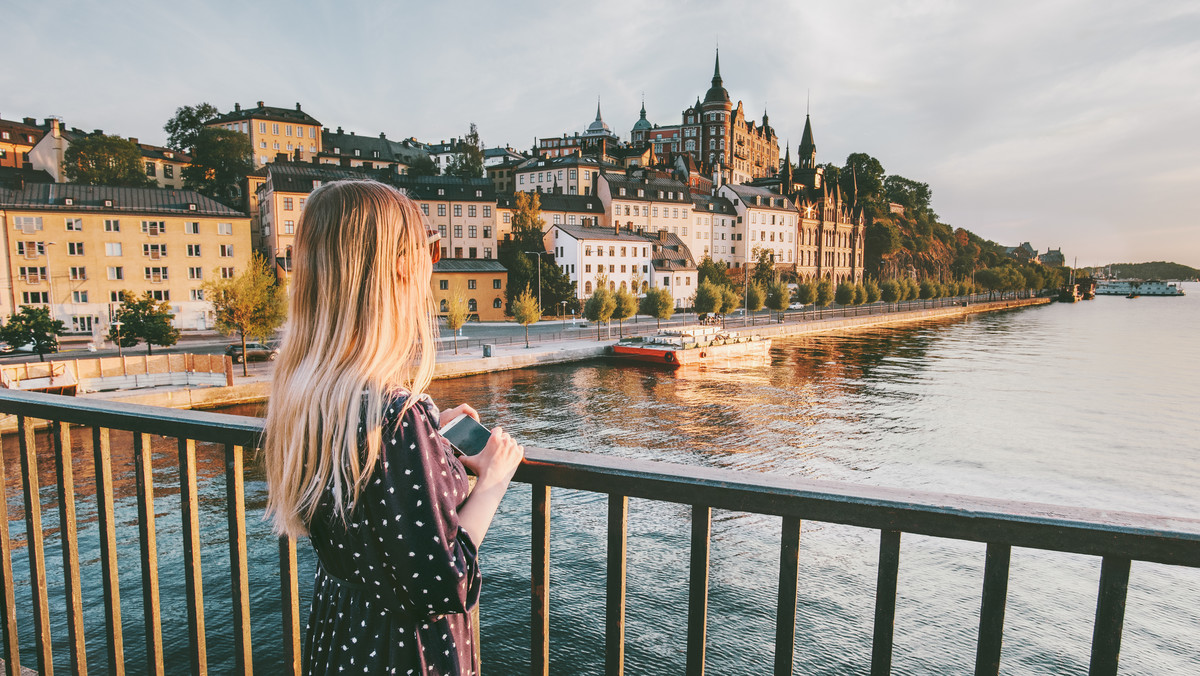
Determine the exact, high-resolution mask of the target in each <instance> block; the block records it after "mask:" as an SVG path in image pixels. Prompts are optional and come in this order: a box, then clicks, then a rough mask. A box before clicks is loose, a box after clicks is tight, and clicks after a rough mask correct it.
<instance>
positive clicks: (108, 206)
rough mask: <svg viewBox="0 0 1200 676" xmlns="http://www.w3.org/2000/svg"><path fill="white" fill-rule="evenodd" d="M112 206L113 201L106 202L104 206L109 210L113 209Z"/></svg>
mask: <svg viewBox="0 0 1200 676" xmlns="http://www.w3.org/2000/svg"><path fill="white" fill-rule="evenodd" d="M112 205H113V201H112V200H104V206H105V207H107V208H109V209H111V208H112Z"/></svg>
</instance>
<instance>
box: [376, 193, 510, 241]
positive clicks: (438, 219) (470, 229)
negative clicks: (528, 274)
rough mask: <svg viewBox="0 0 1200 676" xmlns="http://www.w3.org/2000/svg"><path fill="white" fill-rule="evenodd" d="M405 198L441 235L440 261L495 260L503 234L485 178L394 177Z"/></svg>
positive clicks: (493, 196)
mask: <svg viewBox="0 0 1200 676" xmlns="http://www.w3.org/2000/svg"><path fill="white" fill-rule="evenodd" d="M393 183H394V184H395V185H396V187H398V188H400V189H401V190H403V191H404V192H405V193H407V194H408V196H409V197H411V198H412V199H413V200H414V201H415V202H416V203H417V206H418V207H419V208H420V209H421V213H422V214H423V215H424V216H425V217H426V218H428V219H429V223H430V225H432V226H433V227H435V228H437V231H438V232H439V233H441V235H442V242H441V244H442V258H482V259H484V260H487V259H492V258H495V257H496V254H497V246H498V242H499V241H500V239H502V238H503V236H504V232H508V231H510V230H511V227H510V228H509V229H507V230H504V232H500V229H499V228H497V224H496V192H495V190H494V188H493V187H492V182H491V181H489V180H488V179H486V178H452V177H448V176H407V175H406V176H397V177H395V179H394V181H393Z"/></svg>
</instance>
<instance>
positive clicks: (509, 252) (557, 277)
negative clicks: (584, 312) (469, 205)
mask: <svg viewBox="0 0 1200 676" xmlns="http://www.w3.org/2000/svg"><path fill="white" fill-rule="evenodd" d="M512 221H513V222H512V226H513V227H512V233H510V234H509V235H508V237H507V238H505V240H504V241H502V242H501V243H500V251H499V253H498V255H497V257H498V258H499V260H500V263H501V264H502V265H503V266H504V267H505V269H507V270H508V288H507V290H506V291H505V295H506V296H507V298H506V300H507V301H508V305H509V308H510V309H511V307H512V303H513V302H514V300H515V298H516V295H517V294H518V293H520V291H521V289H524V288H525V286H526V285H529V286H532V287H533V288H534V290H535V291H536V284H537V283H538V269H537V267H535V266H541V269H542V278H541V281H542V292H541V299H542V304H543V307H546V308H554V307H558V306H559V305H560V303H562V301H566V302H567V304H566V309H567V311H568V312H573V311H576V310H578V309H579V298H578V296H577V293H576V289H575V283H574V282H572V281H571V278H570V277H569V276H568V275H567V273H566V271H565V270H564V269H563V268H561V267H559V266H558V265H556V264H555V263H554V259H553V258H551V257H549V256H544V255H541V254H538V255H536V256H534V255H531V254H528V253H526V252H527V251H545V250H546V244H545V242H544V241H543V239H542V237H543V234H544V229H545V227H546V222H545V221H544V220H543V219H542V207H541V199H540V198H539V197H538V195H537V194H536V193H525V192H518V193H517V194H516V196H515V197H514V200H513V219H512ZM510 311H511V310H510Z"/></svg>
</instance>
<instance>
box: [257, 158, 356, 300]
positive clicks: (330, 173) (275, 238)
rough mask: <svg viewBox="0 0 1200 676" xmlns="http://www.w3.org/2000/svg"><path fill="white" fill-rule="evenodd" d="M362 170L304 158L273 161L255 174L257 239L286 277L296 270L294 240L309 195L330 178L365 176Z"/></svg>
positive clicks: (278, 271)
mask: <svg viewBox="0 0 1200 676" xmlns="http://www.w3.org/2000/svg"><path fill="white" fill-rule="evenodd" d="M364 177H365V175H364V174H363V173H362V172H361V171H356V170H352V169H343V168H341V167H331V166H327V165H322V164H308V163H302V162H272V163H270V164H268V165H267V166H265V167H263V168H262V169H260V170H259V171H257V172H255V173H254V174H252V175H251V177H250V180H251V184H252V185H255V186H257V188H256V189H255V192H254V199H253V201H252V203H254V204H256V205H257V212H256V213H254V214H252V216H251V228H250V229H251V232H252V233H253V234H252V238H253V241H254V242H256V243H257V242H261V245H256V246H257V247H258V248H259V250H260V251H262V252H263V255H265V256H266V258H267V260H270V261H274V262H275V274H276V275H277V276H278V277H279V278H281V279H283V278H285V277H287V276H288V275H289V274H290V273H291V271H292V244H293V242H295V239H296V226H297V224H299V223H300V214H302V213H303V212H304V206H305V202H307V201H308V195H309V194H310V193H311V192H312V191H313V190H315V189H316V188H317V186H319V185H321V184H322V183H326V182H328V181H337V180H341V179H354V178H364Z"/></svg>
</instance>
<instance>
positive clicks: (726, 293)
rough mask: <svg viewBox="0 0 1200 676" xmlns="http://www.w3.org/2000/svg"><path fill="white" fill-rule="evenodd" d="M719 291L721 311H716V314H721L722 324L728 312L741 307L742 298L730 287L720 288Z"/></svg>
mask: <svg viewBox="0 0 1200 676" xmlns="http://www.w3.org/2000/svg"><path fill="white" fill-rule="evenodd" d="M720 289H721V309H720V310H718V312H720V313H721V316H722V319H721V321H722V323H724V321H725V320H724V317H725V316H727V315H728V314H729V313H730V312H733V311H734V310H736V309H738V308H740V307H742V296H741V294H739V293H738V292H737V289H734V288H733V287H732V286H722V287H720Z"/></svg>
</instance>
